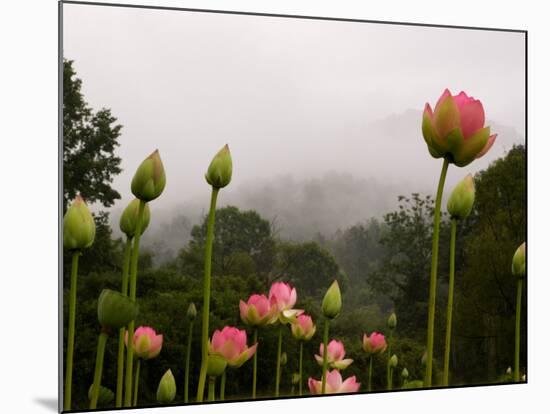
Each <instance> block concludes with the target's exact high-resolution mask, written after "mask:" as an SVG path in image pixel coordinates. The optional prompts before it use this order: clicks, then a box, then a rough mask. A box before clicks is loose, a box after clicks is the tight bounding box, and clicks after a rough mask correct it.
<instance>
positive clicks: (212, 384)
mask: <svg viewBox="0 0 550 414" xmlns="http://www.w3.org/2000/svg"><path fill="white" fill-rule="evenodd" d="M215 393H216V377H210V378H208V401H215V400H216V394H215Z"/></svg>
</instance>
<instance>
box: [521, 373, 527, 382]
mask: <svg viewBox="0 0 550 414" xmlns="http://www.w3.org/2000/svg"><path fill="white" fill-rule="evenodd" d="M521 380H522V381H523V382H525V381H527V376H526V375H525V374H523V375H522V376H521Z"/></svg>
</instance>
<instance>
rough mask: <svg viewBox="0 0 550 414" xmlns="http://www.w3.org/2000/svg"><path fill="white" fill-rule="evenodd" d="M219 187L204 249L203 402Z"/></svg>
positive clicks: (200, 389)
mask: <svg viewBox="0 0 550 414" xmlns="http://www.w3.org/2000/svg"><path fill="white" fill-rule="evenodd" d="M218 192H219V188H215V187H212V197H211V199H210V212H209V213H208V224H207V228H206V246H205V251H204V284H203V295H204V296H203V305H202V332H201V333H202V334H201V354H202V360H201V371H200V375H199V386H198V389H197V402H202V399H203V394H204V386H205V383H206V369H207V368H208V322H209V317H210V276H211V272H212V242H213V239H214V219H215V214H216V199H217V198H218Z"/></svg>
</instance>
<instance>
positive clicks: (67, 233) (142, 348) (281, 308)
mask: <svg viewBox="0 0 550 414" xmlns="http://www.w3.org/2000/svg"><path fill="white" fill-rule="evenodd" d="M484 124H485V114H484V109H483V106H482V104H481V102H480V101H479V100H476V99H474V98H471V97H469V96H468V95H466V94H465V93H464V92H461V93H460V94H458V95H456V96H453V95H452V94H451V93H450V92H449V91H448V90H445V91H444V93H443V94H442V95H441V97H440V98H439V100H438V102H437V104H436V106H435V109H434V110H433V111H432V108H431V106H430V105H429V104H426V107H425V110H424V114H423V119H422V133H423V136H424V139H425V142H426V144H427V146H428V151H429V153H430V154H431V155H432V156H433V157H434V158H443V167H442V171H441V175H440V181H439V185H438V189H437V197H436V205H435V212H434V230H433V245H432V262H431V275H430V286H429V287H430V289H429V292H430V294H429V299H428V330H427V344H426V353H425V355H424V357H423V361H425V366H426V373H425V377H424V380H423V381H418V380H417V381H416V382H420V386H424V387H430V386H431V383H432V359H433V342H434V330H433V326H434V315H435V300H436V298H435V293H436V279H437V263H438V249H439V223H440V210H441V199H442V193H443V188H444V183H445V177H446V173H447V169H448V167H449V165H450V164H454V165H456V166H457V167H463V166H465V165H468V164H470V163H471V162H472V161H474V160H475V159H476V158H479V157H481V156H483V155H484V154H486V153H487V151H489V149H490V148H491V146H492V145H493V143H494V141H495V139H496V135H491V133H490V130H489V127H485V126H484ZM232 168H233V166H232V159H231V154H230V151H229V148H228V146H227V145H226V146H225V147H224V148H222V149H221V150H220V151H219V152H218V153H217V154H216V156H215V157H214V158H213V160H212V161H211V163H210V165H209V167H208V169H207V172H206V175H205V178H206V181H207V183H208V184H209V185H210V186H211V189H212V193H211V201H210V210H209V214H208V218H207V236H206V244H205V268H204V284H203V306H202V309H201V314H202V315H201V316H202V325H201V368H200V375H199V381H198V389H197V394H196V401H197V402H201V401H203V398H204V389H205V386H206V381H207V379H208V399H209V400H210V401H212V400H214V399H215V382H216V378H218V377H221V384H220V392H219V398H220V399H222V400H223V399H224V395H225V379H226V369H227V367H230V368H235V369H236V368H239V367H241V366H242V365H243V364H244V363H245V362H246V361H248V360H249V359H251V358H253V378H252V380H253V381H252V390H251V394H252V398H256V373H257V356H258V351H259V349H261V348H260V346H261V344H259V343H258V339H257V333H258V329H259V328H262V327H266V326H269V325H271V326H275V327H277V329H278V343H277V359H276V364H275V390H274V395H275V397H278V396H279V392H280V390H279V384H280V375H281V366H282V365H284V363H285V360H286V359H287V356H286V353H284V352H283V350H282V333H283V328H284V327H285V326H290V331H291V333H292V336H293V337H294V338H295V339H296V340H297V341H299V344H300V348H299V349H300V351H299V372H298V373H297V374H295V375H293V384H298V386H299V395H302V358H303V343H304V342H305V341H309V340H311V339H312V337H313V335H314V334H315V332H316V325H315V324H314V322H313V320H312V318H311V316H309V315H307V314H305V313H304V310H302V309H296V308H295V305H296V302H297V292H296V289H295V288H293V287H292V286H290V285H289V284H288V283H284V282H275V283H273V284H272V286H271V287H270V289H269V293H268V295H267V296H266V295H264V294H252V295H251V296H250V297H249V298H248V300H247V301H246V302H245V301H242V300H241V301H240V303H239V310H240V318H241V320H242V322H243V323H244V324H246V325H247V326H249V327H250V328H252V331H253V340H252V345H251V346H249V345H248V340H247V334H246V331H245V330H243V329H239V328H237V327H232V326H226V327H224V328H222V329H221V330H215V331H214V332H213V333H212V336H211V338H210V337H209V334H210V330H209V314H210V291H211V288H210V285H211V263H212V241H213V235H214V222H215V220H214V218H215V212H216V202H217V198H218V195H219V192H220V190H221V189H223V188H224V187H226V186H227V185H228V184H229V183H230V181H231V176H232ZM165 185H166V176H165V172H164V166H163V164H162V161H161V159H160V155H159V153H158V151H155V152H153V153H152V154H151V155H150V156H149V157H147V158H146V159H145V160H144V161H143V162H142V164H141V165H140V166H139V167H138V169H137V171H136V173H135V175H134V177H133V179H132V182H131V191H132V193H133V194H134V196H135V197H136V198H135V199H134V200H133V201H132V202H131V203H130V204H129V205H128V206H127V207H126V209H125V210H124V212H123V214H122V216H121V219H120V228H121V230H122V231H123V232H124V234H125V235H126V246H125V253H124V262H123V263H124V265H123V270H122V288H121V290H120V292H118V291H113V290H109V289H105V290H103V291H102V292H101V295H100V297H99V299H98V320H99V322H100V325H101V327H102V329H101V332H100V335H99V339H98V348H97V354H96V365H95V372H94V378H93V383H92V386H91V388H90V391H89V397H90V408H96V406H97V404H98V401H99V402H100V403H101V401H105V400H106V399H107V397H108V390H106V389H105V388H104V387H102V386H101V377H102V368H103V359H104V350H105V344H106V342H107V338H108V336H109V335H110V334H112V333H113V332H116V331H117V330H118V334H119V338H118V361H117V390H116V406H117V407H121V406H122V405H123V404H124V406H125V407H131V406H135V405H137V399H138V392H139V371H140V364H141V361H142V360H143V361H145V360H148V359H151V358H154V357H156V356H157V355H159V353H160V351H161V348H162V344H163V336H162V335H157V333H156V332H155V330H154V329H152V328H151V327H146V326H142V327H139V328H137V329H135V326H134V321H135V319H136V317H137V316H138V313H139V307H138V300H137V297H136V291H137V276H138V255H139V242H140V237H141V235H142V233H143V232H144V231H145V230H146V228H147V226H148V224H149V221H150V219H151V213H150V210H149V203H150V202H151V201H153V200H155V199H156V198H158V197H159V196H160V195H161V194H162V192H163V190H164V188H165ZM474 200H475V188H474V180H473V177H472V176H471V175H468V176H466V178H464V179H463V180H462V181H460V182H459V183H458V184H457V185H456V187H455V188H454V190H453V191H452V194H451V196H450V198H449V200H448V203H447V211H448V212H449V215H450V217H451V268H450V272H449V273H450V278H449V296H448V298H449V299H448V306H447V329H446V346H445V358H444V361H445V367H444V380H443V385H448V371H449V350H450V347H451V343H450V338H451V320H452V310H453V302H452V300H453V287H454V250H455V240H456V227H457V223H458V221H459V220H464V219H466V218H467V217H468V215H469V214H470V212H471V210H472V208H473V205H474ZM94 237H95V223H94V219H93V216H92V215H91V213H90V211H89V210H88V208H87V206H86V204H85V202H84V200H83V199H82V197H81V196H80V195H77V197H76V198H75V200H74V201H73V202H72V204H71V206H70V207H69V208H68V210H67V212H66V214H65V217H64V221H63V241H64V246H65V248H66V249H68V250H69V251H70V252H71V254H72V267H71V279H70V280H71V285H70V291H69V318H68V337H67V354H66V365H65V367H66V371H65V390H64V399H65V401H64V409H65V410H70V409H71V387H72V370H73V351H74V342H75V312H76V310H75V309H76V281H77V274H78V258H79V256H80V255H81V254H83V253H84V251H85V250H86V249H87V248H89V247H90V246H91V245H92V243H93V241H94ZM525 263H526V260H525V243H523V244H522V245H521V246H520V247H519V248H518V250H517V251H516V253H515V255H514V257H513V260H512V273H513V274H514V275H515V276H517V286H518V299H517V313H516V347H515V360H514V362H515V369H514V379H515V380H516V381H518V380H519V331H520V326H519V320H520V314H519V312H520V306H521V289H522V281H523V279H524V277H525V274H526V266H525ZM341 308H342V297H341V293H340V288H339V286H338V283H337V281H334V282H333V283H332V285H331V286H330V287H329V288H328V290H327V292H326V294H325V296H324V298H323V303H322V314H323V319H324V323H323V341H322V343H321V344H320V348H319V354H317V355H315V356H314V358H315V360H316V361H317V362H318V364H319V365H320V367H321V370H320V373H319V374H320V376H319V377H315V378H314V377H310V378H309V379H308V381H307V384H308V387H309V391H310V393H311V394H333V393H351V392H357V391H359V389H360V383H359V382H357V380H356V378H355V376H351V377H348V378H346V379H343V378H342V374H341V371H343V370H345V369H346V368H347V367H348V366H349V365H350V364H352V363H353V360H352V359H350V358H345V355H346V352H345V349H344V345H343V343H342V342H341V341H339V340H337V339H332V340H331V341H330V342H329V328H330V323H331V321H332V320H333V319H334V318H336V317H337V316H338V315H339V314H340V311H341ZM187 315H188V319H189V322H190V324H189V335H188V342H187V356H186V367H185V385H184V401H185V402H188V401H189V395H188V394H189V392H188V388H189V371H190V352H189V350H190V348H191V342H192V332H193V330H192V328H193V323H194V320H195V318H196V316H197V310H196V308H195V305H194V304H190V305H189V309H188V312H187ZM396 324H397V318H396V316H395V314H392V315H391V316H390V317H389V319H388V328H389V330H390V332H389V338H386V337H385V336H384V335H383V334H381V333H378V332H372V333H371V334H370V335H367V334H364V336H363V343H362V345H363V350H364V351H365V352H366V353H367V355H368V358H369V370H368V375H367V387H366V388H367V390H368V391H370V390H371V389H372V387H371V379H372V360H373V358H374V357H375V356H376V355H380V354H382V353H384V352H386V351H387V357H388V358H387V372H386V375H387V388H388V389H391V388H392V384H393V382H394V381H393V371H394V369H395V368H396V367H397V364H398V357H397V355H395V354H391V337H392V333H393V331H394V329H395V327H396ZM129 338H132V340H131V341H130V340H129ZM125 345H126V347H125ZM125 348H126V351H125ZM124 360H125V361H124ZM124 362H125V363H124ZM402 377H403V379H404V380H406V379H407V378H408V371H407V369H406V368H404V369H403V371H402ZM316 378H319V379H316ZM411 383H412V382H411ZM175 396H176V383H175V378H174V376H173V375H172V372H171V370H167V371H166V373H165V374H164V375H163V377H162V378H161V379H160V382H159V386H158V390H157V400H158V401H159V402H161V403H164V404H168V403H170V402H172V401H173V400H174V398H175ZM123 397H124V401H123Z"/></svg>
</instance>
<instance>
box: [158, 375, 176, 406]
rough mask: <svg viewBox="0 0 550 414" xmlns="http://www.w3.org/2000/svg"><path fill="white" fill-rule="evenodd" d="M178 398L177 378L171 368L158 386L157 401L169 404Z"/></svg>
mask: <svg viewBox="0 0 550 414" xmlns="http://www.w3.org/2000/svg"><path fill="white" fill-rule="evenodd" d="M174 398H176V379H175V378H174V375H173V374H172V371H171V370H168V371H166V372H165V373H164V375H163V376H162V378H161V379H160V382H159V386H158V388H157V401H158V402H159V403H162V404H168V403H171V402H172V401H174Z"/></svg>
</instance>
